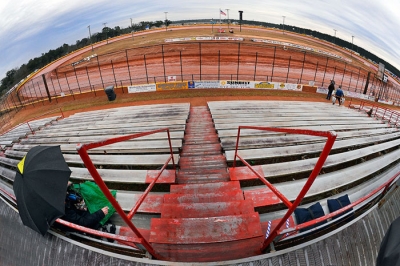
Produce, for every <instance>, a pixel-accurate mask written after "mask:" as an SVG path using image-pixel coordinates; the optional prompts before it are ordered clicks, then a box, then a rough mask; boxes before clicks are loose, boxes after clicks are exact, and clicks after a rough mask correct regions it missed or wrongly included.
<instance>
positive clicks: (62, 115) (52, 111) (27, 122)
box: [0, 108, 64, 137]
mask: <svg viewBox="0 0 400 266" xmlns="http://www.w3.org/2000/svg"><path fill="white" fill-rule="evenodd" d="M58 109H59V110H60V113H61V118H64V113H63V111H62V110H61V108H58ZM54 110H57V109H53V110H51V111H48V112H46V113H44V114H41V115H38V116H35V117H33V118H31V119H29V120H28V121H25V122H23V123H21V124H19V125H16V126H15V127H12V128H11V129H9V130H7V131H5V132H3V133H1V134H0V137H1V136H3V135H5V134H7V133H8V132H10V131H12V130H14V129H16V128H18V127H20V126H22V125H23V124H25V123H26V124H27V125H28V127H29V130H30V131H31V133H32V134H35V132H34V131H33V130H32V128H31V126H30V125H29V122H31V121H33V120H36V119H37V118H39V117H42V116H45V115H48V114H51V113H54Z"/></svg>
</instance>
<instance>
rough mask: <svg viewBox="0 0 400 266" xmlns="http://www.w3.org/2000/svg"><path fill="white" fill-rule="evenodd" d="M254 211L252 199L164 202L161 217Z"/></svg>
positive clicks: (219, 214) (203, 215) (232, 213)
mask: <svg viewBox="0 0 400 266" xmlns="http://www.w3.org/2000/svg"><path fill="white" fill-rule="evenodd" d="M252 212H254V207H253V203H252V202H251V201H250V200H240V201H230V202H209V203H204V202H203V203H180V204H170V203H164V204H163V206H162V210H161V218H171V219H172V218H206V217H216V216H225V215H241V214H246V213H252Z"/></svg>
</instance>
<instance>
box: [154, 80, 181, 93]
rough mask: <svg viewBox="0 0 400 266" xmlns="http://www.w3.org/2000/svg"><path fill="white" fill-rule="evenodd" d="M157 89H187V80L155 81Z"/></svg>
mask: <svg viewBox="0 0 400 266" xmlns="http://www.w3.org/2000/svg"><path fill="white" fill-rule="evenodd" d="M156 86H157V87H156V89H157V91H171V90H187V89H188V82H187V81H186V82H169V83H157V84H156Z"/></svg>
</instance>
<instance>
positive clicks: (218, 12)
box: [218, 8, 221, 32]
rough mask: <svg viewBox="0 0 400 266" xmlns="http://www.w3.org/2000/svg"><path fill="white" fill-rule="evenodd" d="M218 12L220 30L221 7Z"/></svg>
mask: <svg viewBox="0 0 400 266" xmlns="http://www.w3.org/2000/svg"><path fill="white" fill-rule="evenodd" d="M218 13H219V32H221V8H220V9H219V10H218Z"/></svg>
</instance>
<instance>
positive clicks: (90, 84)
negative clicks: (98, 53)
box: [86, 66, 92, 91]
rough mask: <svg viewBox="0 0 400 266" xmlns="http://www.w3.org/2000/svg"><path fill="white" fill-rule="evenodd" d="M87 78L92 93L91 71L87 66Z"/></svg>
mask: <svg viewBox="0 0 400 266" xmlns="http://www.w3.org/2000/svg"><path fill="white" fill-rule="evenodd" d="M86 76H87V79H88V82H89V89H90V91H92V83H91V82H90V77H89V71H88V68H87V66H86Z"/></svg>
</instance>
